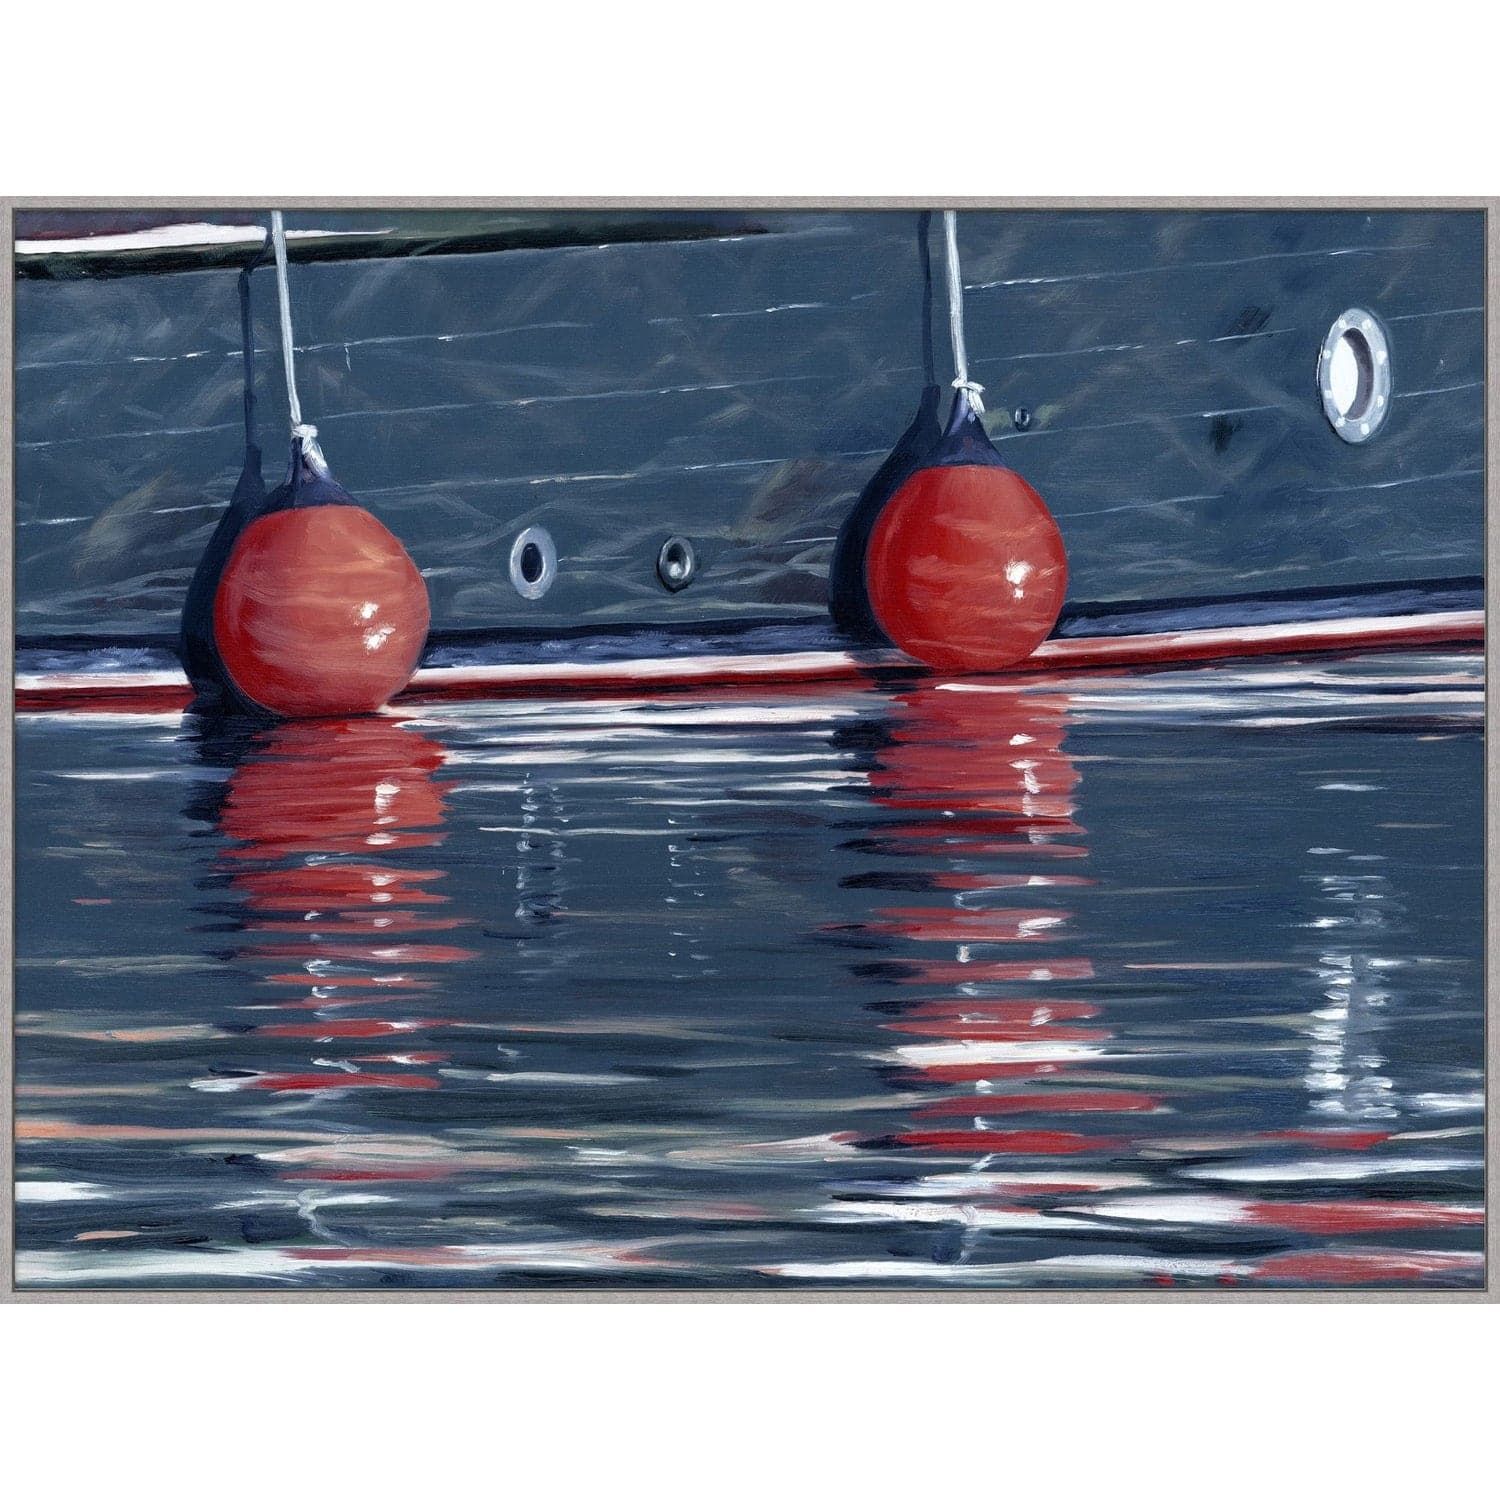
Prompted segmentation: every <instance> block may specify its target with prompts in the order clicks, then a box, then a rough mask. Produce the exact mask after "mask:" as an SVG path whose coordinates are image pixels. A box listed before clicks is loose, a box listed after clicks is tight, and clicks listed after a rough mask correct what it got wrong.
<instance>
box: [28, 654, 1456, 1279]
mask: <svg viewBox="0 0 1500 1500" xmlns="http://www.w3.org/2000/svg"><path fill="white" fill-rule="evenodd" d="M1481 720H1482V663H1481V661H1480V658H1479V657H1478V656H1477V655H1454V656H1443V657H1435V656H1426V657H1416V656H1404V657H1385V658H1365V659H1361V660H1354V661H1345V662H1330V661H1321V662H1309V663H1303V664H1297V663H1272V664H1267V665H1263V666H1258V667H1244V666H1237V667H1233V668H1210V669H1202V670H1195V671H1182V672H1174V673H1167V674H1161V675H1158V676H1153V677H1145V676H1138V675H1137V676H1126V675H1122V676H1106V675H1094V676H1089V677H1078V678H1073V679H1068V680H1055V681H1033V682H1031V683H1029V684H1027V685H1025V686H1016V685H1015V684H1014V683H1005V682H1000V681H996V682H981V681H969V682H965V683H960V684H946V683H941V682H935V681H926V682H922V683H919V684H916V685H912V686H906V687H900V688H896V689H891V688H877V687H875V686H871V687H868V688H865V689H862V690H848V691H843V690H840V691H824V690H808V689H804V690H800V691H786V692H779V693H776V694H774V695H765V696H757V697H747V696H743V695H733V696H732V695H724V696H717V697H692V698H687V697H679V698H661V699H657V700H654V701H626V700H619V699H616V700H602V701H565V702H526V703H497V704H481V705H474V704H464V705H461V706H457V707H453V708H442V709H434V710H430V711H424V712H423V713H422V714H421V715H420V716H418V717H413V716H410V715H408V716H405V717H396V716H392V717H386V718H378V719H367V720H361V721H350V722H343V723H317V724H295V725H287V726H283V727H280V728H277V729H273V730H270V731H263V732H261V733H259V734H258V735H256V736H254V737H253V738H251V739H250V740H249V741H248V742H247V741H244V740H242V739H240V738H238V737H236V735H235V734H233V733H231V732H228V731H226V730H224V729H223V728H217V729H215V728H214V727H212V726H205V725H202V724H200V723H197V722H196V721H194V720H192V719H191V718H179V717H178V716H175V715H174V716H162V717H145V716H142V717H125V716H118V715H115V716H106V715H55V716H33V717H28V718H24V719H22V721H21V722H20V725H19V730H18V746H19V760H18V818H19V827H18V839H17V843H18V848H19V850H20V851H21V852H20V855H19V869H18V881H17V892H18V908H19V913H18V994H17V1012H18V1016H17V1031H18V1035H17V1084H18V1088H17V1109H18V1121H17V1125H18V1132H17V1133H18V1163H17V1173H18V1199H19V1202H18V1212H17V1245H18V1280H19V1282H20V1284H22V1285H23V1286H28V1287H55V1286H101V1287H102V1286H110V1287H120V1286H141V1287H157V1288H161V1287H187V1286H216V1287H234V1286H244V1287H270V1286H278V1287H284V1286H291V1287H309V1288H310V1287H346V1288H348V1287H420V1286H434V1287H437V1286H443V1287H447V1286H453V1287H490V1286H503V1287H526V1286H531V1287H547V1286H550V1287H557V1286H585V1287H598V1286H613V1287H638V1288H643V1289H644V1288H662V1287H667V1288H671V1287H677V1288H693V1287H698V1288H704V1287H708V1288H736V1287H761V1288H768V1287H769V1288H776V1287H781V1288H786V1287H798V1288H838V1287H847V1286H859V1287H865V1288H869V1287H880V1286H890V1287H903V1288H905V1287H916V1286H921V1287H932V1288H944V1287H950V1286H951V1287H978V1288H983V1287H997V1288H1004V1287H1116V1286H1124V1287H1129V1286H1140V1285H1147V1286H1149V1285H1173V1286H1190V1287H1196V1286H1220V1285H1233V1286H1271V1287H1289V1286H1295V1287H1306V1286H1326V1285H1340V1286H1342V1285H1348V1284H1351V1283H1358V1284H1368V1285H1389V1284H1395V1283H1400V1284H1419V1285H1424V1286H1447V1287H1452V1286H1465V1287H1472V1286H1476V1285H1479V1284H1480V1283H1481V1282H1482V1280H1483V1264H1482V1257H1481V1244H1482V1235H1483V1224H1482V1214H1483V1209H1482V1187H1483V1136H1482V1123H1483V1117H1482V1102H1483V1101H1482V1094H1483V1058H1482V1046H1483V1006H1482V995H1483V981H1482V873H1481V871H1482V760H1483V742H1482V725H1481Z"/></svg>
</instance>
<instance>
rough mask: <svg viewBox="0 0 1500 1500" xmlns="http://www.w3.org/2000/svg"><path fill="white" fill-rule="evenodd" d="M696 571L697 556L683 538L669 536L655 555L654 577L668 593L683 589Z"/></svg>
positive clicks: (689, 543)
mask: <svg viewBox="0 0 1500 1500" xmlns="http://www.w3.org/2000/svg"><path fill="white" fill-rule="evenodd" d="M697 571H698V554H697V552H696V551H694V550H693V544H692V543H691V542H690V541H688V539H687V538H686V537H685V536H669V537H668V538H667V539H666V541H664V542H663V543H662V544H661V551H660V552H658V553H657V554H656V576H657V577H658V578H659V579H660V580H661V586H662V587H663V588H664V589H666V590H667V591H668V592H669V593H673V594H675V593H677V592H678V591H679V590H681V589H685V588H686V587H687V586H688V584H690V583H691V582H692V581H693V575H694V574H695V573H696V572H697Z"/></svg>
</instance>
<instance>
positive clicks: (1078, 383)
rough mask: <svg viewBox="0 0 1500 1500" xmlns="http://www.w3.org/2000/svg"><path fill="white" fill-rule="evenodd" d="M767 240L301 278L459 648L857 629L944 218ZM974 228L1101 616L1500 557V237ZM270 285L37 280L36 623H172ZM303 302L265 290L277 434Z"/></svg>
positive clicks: (1353, 230)
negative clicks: (539, 545) (681, 565)
mask: <svg viewBox="0 0 1500 1500" xmlns="http://www.w3.org/2000/svg"><path fill="white" fill-rule="evenodd" d="M664 217H665V216H664ZM762 217H763V219H764V224H763V227H764V228H765V230H766V231H767V232H765V233H759V234H751V235H737V234H725V235H723V236H721V237H716V238H712V239H694V240H688V239H677V240H669V241H663V242H658V243H633V244H624V243H618V244H610V245H603V246H588V247H579V246H576V245H575V246H555V247H553V248H539V249H532V250H517V251H514V252H504V253H492V254H483V255H477V254H476V255H413V256H408V257H406V258H404V259H399V260H391V261H381V262H378V263H374V262H370V261H363V260H362V261H353V262H338V261H329V262H326V263H317V264H314V263H304V264H298V265H296V266H295V267H294V268H293V274H294V278H295V292H296V299H297V330H298V336H299V345H300V347H299V349H298V367H299V369H300V371H301V372H302V374H301V379H302V384H303V391H302V395H303V400H304V402H305V403H306V404H307V405H308V408H309V410H310V411H311V412H313V413H315V415H316V420H317V422H318V424H319V430H320V432H321V434H322V440H323V442H324V443H325V444H326V445H327V448H328V452H329V454H330V455H335V454H336V455H337V468H338V472H339V476H340V478H341V480H342V481H343V482H344V483H345V484H346V485H347V486H348V487H349V488H350V490H351V491H352V492H353V493H355V494H357V495H358V496H359V497H360V499H361V501H362V503H364V504H366V505H368V506H370V507H371V508H372V509H373V510H374V511H375V512H376V514H378V515H379V517H380V518H381V520H382V521H383V522H384V523H385V524H386V525H388V526H389V527H390V528H391V529H392V531H394V532H395V533H396V534H397V535H399V536H400V537H401V538H402V540H403V542H405V543H406V545H407V547H408V549H409V550H410V551H411V553H412V556H413V558H414V560H415V561H416V563H417V565H418V567H419V568H420V569H421V570H422V572H423V574H424V576H425V578H426V580H427V583H428V586H429V588H430V590H431V593H432V606H433V618H434V621H435V623H436V624H437V625H438V627H439V628H464V627H486V626H504V627H509V628H539V629H546V630H554V631H555V630H556V629H558V628H559V627H571V626H575V625H578V624H580V623H585V624H588V625H591V626H601V625H607V624H611V623H619V622H622V621H640V620H642V619H643V618H646V619H652V620H655V621H663V622H682V623H694V624H697V625H698V626H700V627H703V626H710V625H712V624H715V623H719V622H724V621H726V620H733V619H767V618H773V619H814V618H819V617H821V616H822V615H823V613H824V609H825V605H826V597H827V572H828V566H829V562H830V559H831V557H832V553H833V547H834V538H835V536H836V534H837V532H838V530H839V526H840V524H841V523H842V521H843V520H844V517H845V515H846V514H847V513H848V511H849V509H850V508H851V507H852V505H853V504H854V501H855V497H856V496H857V495H858V494H859V492H860V490H861V488H862V487H863V486H864V484H865V482H866V480H867V479H868V478H869V477H870V474H871V473H872V472H873V471H874V470H875V469H876V468H877V466H878V465H879V464H880V463H881V461H882V459H883V458H884V457H885V456H886V454H887V453H888V452H889V450H890V448H891V445H892V444H893V443H894V442H895V441H896V439H897V437H898V435H899V434H900V433H901V432H902V431H903V429H905V428H906V426H907V424H908V422H909V421H910V419H911V411H912V406H913V403H914V401H915V399H916V397H917V394H918V392H919V391H920V389H921V388H922V386H923V384H924V383H925V382H926V380H927V376H926V374H925V372H924V368H923V367H924V364H925V363H927V362H928V361H929V356H931V357H933V358H935V360H936V369H937V371H938V374H939V378H940V380H941V381H942V383H946V380H947V378H948V366H947V360H948V354H947V350H946V347H944V346H943V344H944V341H943V334H942V326H941V325H942V311H941V310H939V313H938V319H937V329H938V333H937V341H938V348H937V349H936V350H935V351H934V350H932V349H931V348H929V347H924V346H925V345H926V340H925V339H924V333H923V306H922V300H923V299H922V285H923V283H922V278H921V271H920V261H919V256H918V252H917V243H916V231H917V215H916V214H915V213H864V212H861V213H851V214H815V213H800V214H799V213H788V214H784V215H770V216H762ZM293 218H294V221H295V220H296V216H293ZM384 223H385V221H384V220H382V219H381V218H380V217H379V216H378V215H377V216H373V217H371V219H370V227H372V228H373V227H383V225H384ZM963 223H964V228H963V241H964V270H965V279H966V281H967V283H968V289H967V294H966V297H965V315H966V323H967V332H968V343H969V349H970V353H971V356H972V360H971V363H972V366H973V373H974V375H975V378H976V379H978V380H979V381H981V382H982V383H983V384H984V386H985V389H986V396H985V401H986V406H987V411H986V422H987V425H988V427H989V430H990V433H991V436H992V437H993V439H994V440H995V442H996V443H997V444H998V445H999V447H1000V450H1001V452H1002V454H1003V456H1004V458H1005V461H1006V463H1007V464H1008V465H1009V466H1011V467H1012V468H1014V469H1015V470H1016V472H1018V473H1019V474H1021V475H1022V476H1023V477H1024V478H1025V479H1026V480H1027V482H1028V483H1030V484H1031V485H1033V486H1034V487H1035V488H1036V490H1037V491H1038V492H1039V493H1040V494H1041V495H1042V496H1043V497H1044V498H1045V499H1046V502H1047V504H1048V506H1049V507H1050V509H1051V510H1052V512H1053V514H1054V515H1055V516H1056V518H1057V521H1058V524H1059V526H1060V527H1061V529H1062V533H1063V539H1064V541H1065V543H1066V545H1067V552H1068V558H1069V570H1070V597H1071V598H1073V599H1074V600H1091V599H1092V600H1097V599H1136V600H1140V599H1153V598H1162V597H1166V596H1170V595H1174V594H1177V595H1180V594H1224V593H1244V592H1250V591H1254V590H1265V589H1287V588H1297V587H1303V586H1313V585H1321V586H1324V587H1327V588H1329V589H1344V588H1349V587H1351V586H1354V585H1357V584H1361V583H1372V582H1381V581H1384V582H1400V581H1411V580H1417V579H1435V578H1452V577H1458V576H1463V575H1472V574H1474V573H1477V572H1478V571H1479V569H1480V567H1481V565H1482V564H1481V557H1482V528H1483V517H1484V504H1483V499H1484V479H1483V454H1484V430H1483V409H1484V389H1483V379H1484V308H1483V302H1484V225H1483V216H1482V214H1479V213H1465V212H1451V211H1448V212H1411V211H1404V212H1383V213H1370V212H1306V211H1304V212H1280V211H1267V212H1217V213H1216V212H1202V211H1185V212H1180V213H1172V212H1150V213H1145V212H1141V213H1136V212H1126V213H1122V212H1117V211H1108V212H1096V213H1085V212H1056V213H1046V214H1036V213H966V214H965V215H964V220H963ZM294 227H305V228H312V227H318V226H317V225H315V224H313V223H311V222H304V223H302V224H300V225H299V224H297V223H296V222H294ZM344 227H346V228H350V227H353V225H352V224H350V223H348V222H346V223H345V225H344ZM235 274H236V273H235V271H234V269H233V267H229V266H226V267H223V268H220V269H212V270H203V271H199V272H193V273H188V274H182V275H163V276H135V277H123V278H120V279H111V280H93V281H90V280H73V281H39V280H25V281H22V282H20V283H19V284H18V287H17V316H16V330H17V349H16V357H17V366H18V368H17V380H16V434H17V439H18V442H17V455H16V458H17V464H16V516H17V521H18V528H17V560H18V569H17V589H18V598H17V608H18V631H19V632H20V633H21V635H22V636H27V637H29V636H48V635H50V636H55V635H63V634H66V635H77V634H80V633H102V634H108V635H112V636H114V637H115V638H117V639H118V638H124V637H139V636H143V635H147V634H152V633H160V632H162V631H170V630H172V629H173V628H174V627H175V621H176V617H177V612H178V610H179V608H180V606H181V601H182V596H183V594H184V592H185V590H186V588H187V583H188V579H189V576H190V574H191V572H192V569H193V567H194V565H195V563H196V562H197V559H198V555H199V553H200V552H201V550H202V548H203V545H204V542H205V541H206V539H207V537H208V535H209V533H210V531H211V530H212V528H213V525H214V523H215V521H216V519H217V515H218V512H219V510H220V509H221V508H222V506H223V505H224V503H225V501H226V500H227V499H228V496H229V494H230V491H231V490H232V489H233V487H234V483H235V476H236V473H237V469H238V462H239V429H240V388H239V356H238V343H239V335H238V318H237V304H236V298H235V289H234V277H235ZM272 303H273V299H272V298H271V296H270V295H269V289H268V288H267V289H265V290H262V289H261V287H260V286H259V284H258V285H257V294H256V317H257V324H256V327H257V337H256V343H257V345H258V347H259V349H260V351H261V366H262V368H263V370H264V372H265V376H264V381H263V386H264V390H263V396H264V398H265V407H264V409H265V410H266V411H267V412H271V411H279V410H281V409H282V408H281V402H282V392H281V388H280V383H279V375H278V371H277V370H276V368H275V365H276V363H277V361H276V359H275V351H276V337H275V332H274V309H273V305H272ZM1355 305H1364V306H1368V307H1370V308H1371V309H1373V310H1374V311H1375V312H1376V313H1377V314H1378V315H1379V317H1380V318H1381V319H1382V321H1383V322H1384V323H1385V325H1386V327H1387V329H1388V331H1389V333H1390V337H1391V341H1392V351H1393V370H1394V382H1395V384H1394V392H1393V400H1392V411H1391V416H1390V418H1389V420H1388V421H1387V422H1386V423H1385V425H1384V427H1383V429H1382V431H1381V434H1380V436H1379V439H1378V441H1375V442H1371V443H1368V444H1364V445H1362V446H1359V447H1357V448H1356V447H1351V446H1350V445H1348V444H1346V443H1342V442H1340V441H1339V439H1338V438H1337V437H1335V436H1334V434H1333V432H1332V430H1331V429H1330V428H1329V426H1328V423H1327V422H1326V420H1325V419H1324V416H1323V413H1322V409H1321V403H1320V400H1319V398H1318V393H1317V389H1316V381H1315V378H1314V372H1315V367H1316V359H1317V353H1318V349H1319V347H1320V345H1321V343H1322V341H1323V338H1324V335H1325V334H1326V332H1327V330H1328V327H1329V325H1330V322H1331V321H1332V319H1334V318H1335V317H1337V315H1338V314H1339V313H1340V312H1341V311H1342V310H1343V309H1344V308H1346V307H1350V306H1355ZM930 321H931V319H929V322H930ZM1017 411H1024V412H1025V413H1026V417H1025V422H1024V425H1018V424H1017V423H1016V422H1015V420H1014V414H1015V413H1016V412H1017ZM268 430H269V429H268ZM270 451H271V450H270V449H268V457H269V455H270ZM273 482H274V480H273ZM529 525H544V526H546V527H547V528H548V529H549V530H550V531H551V533H552V535H553V537H554V538H555V540H556V544H557V550H558V556H559V565H560V571H559V576H558V581H557V584H556V586H555V587H554V588H553V589H552V590H551V591H550V592H549V593H548V594H547V595H546V597H545V598H543V599H540V600H536V601H527V600H523V599H522V598H521V597H520V596H519V595H518V594H517V593H516V591H515V590H514V589H513V588H512V587H511V584H510V581H509V579H508V577H507V574H506V568H505V565H504V559H505V557H506V555H507V553H508V549H509V547H510V545H511V542H512V540H513V539H514V537H515V536H516V534H517V533H518V532H519V531H520V530H521V528H522V527H525V526H529ZM670 535H682V536H686V537H689V538H691V539H692V541H693V544H694V546H695V548H696V549H697V552H698V556H699V560H700V564H701V568H700V575H699V577H698V579H697V581H695V582H694V584H693V585H692V587H690V588H686V589H684V590H682V591H681V592H680V593H677V594H669V593H667V592H666V591H665V590H663V589H662V588H661V586H660V585H659V584H658V582H657V581H656V575H655V559H656V556H657V553H658V550H659V549H660V547H661V545H662V542H663V541H664V540H665V539H666V538H667V537H668V536H670Z"/></svg>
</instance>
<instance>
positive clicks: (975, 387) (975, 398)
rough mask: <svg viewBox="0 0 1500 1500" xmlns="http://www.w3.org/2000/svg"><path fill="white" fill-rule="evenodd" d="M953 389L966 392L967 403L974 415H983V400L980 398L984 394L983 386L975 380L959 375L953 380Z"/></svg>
mask: <svg viewBox="0 0 1500 1500" xmlns="http://www.w3.org/2000/svg"><path fill="white" fill-rule="evenodd" d="M953 389H954V390H955V391H963V392H965V393H966V394H967V396H968V398H969V405H970V406H972V407H973V408H974V415H975V416H976V417H982V416H983V415H984V401H983V400H982V399H981V398H982V397H983V395H984V387H983V386H982V385H980V383H979V382H978V381H977V380H968V379H965V378H963V377H962V376H961V377H960V378H959V379H957V380H955V381H954V382H953Z"/></svg>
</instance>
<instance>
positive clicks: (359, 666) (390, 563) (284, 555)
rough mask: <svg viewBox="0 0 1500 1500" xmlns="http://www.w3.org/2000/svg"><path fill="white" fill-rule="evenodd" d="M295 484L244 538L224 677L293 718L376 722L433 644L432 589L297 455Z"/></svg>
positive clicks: (235, 562)
mask: <svg viewBox="0 0 1500 1500" xmlns="http://www.w3.org/2000/svg"><path fill="white" fill-rule="evenodd" d="M293 464H294V474H293V479H292V481H291V483H289V484H288V485H285V486H283V487H282V489H281V490H278V491H277V492H276V493H275V494H273V495H272V496H271V497H270V499H269V501H268V502H267V512H266V514H264V515H262V516H260V517H259V518H258V519H257V520H255V521H252V522H251V524H250V525H249V526H248V527H247V528H246V529H245V531H244V533H243V535H241V537H240V539H239V541H238V542H237V543H236V544H235V548H234V551H233V552H232V553H231V554H230V558H229V563H228V566H227V567H226V568H225V569H224V576H223V578H222V579H221V580H220V583H219V590H218V594H217V595H216V597H215V599H214V639H215V642H216V644H217V646H218V649H219V656H220V659H221V660H222V661H223V663H224V668H225V671H226V672H227V673H228V675H229V678H230V680H231V681H232V682H233V684H234V686H235V688H236V689H237V690H238V691H239V693H240V694H241V695H242V696H243V697H244V698H246V699H248V700H249V701H250V702H251V703H253V704H255V705H256V706H258V707H260V708H263V709H267V710H269V711H270V712H272V713H276V714H281V715H283V716H285V717H288V718H310V717H321V716H329V715H337V714H353V713H369V712H371V711H372V710H374V709H377V708H380V707H381V706H382V705H384V704H385V703H386V702H388V701H389V700H390V699H391V698H392V697H393V696H394V695H395V694H396V693H398V692H400V690H401V689H402V688H403V687H405V686H406V683H407V681H408V680H409V679H410V677H411V674H412V672H413V671H414V670H415V668H416V665H417V659H418V657H419V656H420V655H421V654H422V646H423V644H424V643H425V641H426V639H427V626H428V623H429V609H428V603H427V586H426V584H425V583H424V582H423V581H422V576H421V574H420V573H418V572H417V570H416V567H415V566H414V565H413V563H412V560H411V558H410V557H408V556H407V554H406V549H405V548H404V547H403V546H402V545H401V543H400V542H399V541H397V540H396V538H395V537H394V536H392V535H391V533H390V532H389V531H387V530H386V528H385V527H384V526H382V525H381V523H380V522H379V521H377V520H376V519H375V517H374V516H372V515H371V514H370V513H369V511H367V510H363V509H361V508H360V507H359V506H358V505H356V504H354V502H353V501H352V499H350V497H349V496H348V494H347V492H346V491H345V490H344V489H343V487H342V486H341V485H339V484H337V483H336V482H335V481H334V480H333V479H332V478H330V477H329V476H327V475H326V474H318V473H317V472H316V471H315V470H314V469H313V467H312V464H311V462H310V461H309V460H308V459H307V458H305V457H304V456H303V455H302V453H301V451H300V444H299V445H297V446H296V447H295V448H294V453H293Z"/></svg>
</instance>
